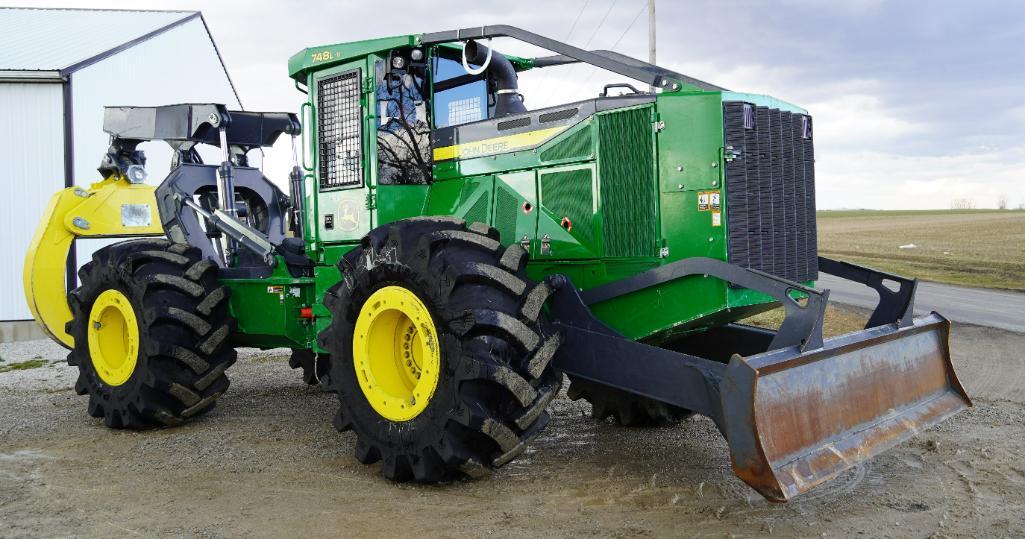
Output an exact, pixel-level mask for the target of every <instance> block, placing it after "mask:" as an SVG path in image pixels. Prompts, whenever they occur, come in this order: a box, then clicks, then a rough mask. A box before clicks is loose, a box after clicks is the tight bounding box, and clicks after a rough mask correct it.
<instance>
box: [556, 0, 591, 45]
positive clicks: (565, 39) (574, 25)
mask: <svg viewBox="0 0 1025 539" xmlns="http://www.w3.org/2000/svg"><path fill="white" fill-rule="evenodd" d="M590 3H591V0H584V5H583V6H580V11H578V12H577V18H575V19H573V24H571V25H570V26H569V32H566V37H564V38H562V40H563V41H566V42H569V37H570V36H572V35H573V30H576V28H577V23H578V22H580V16H581V15H583V14H584V10H586V9H587V4H590Z"/></svg>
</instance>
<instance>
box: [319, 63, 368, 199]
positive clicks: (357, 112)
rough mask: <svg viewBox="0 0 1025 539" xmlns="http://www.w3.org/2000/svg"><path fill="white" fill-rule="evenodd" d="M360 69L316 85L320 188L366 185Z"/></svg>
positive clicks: (321, 81) (326, 79)
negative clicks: (361, 125) (361, 122)
mask: <svg viewBox="0 0 1025 539" xmlns="http://www.w3.org/2000/svg"><path fill="white" fill-rule="evenodd" d="M360 78H361V77H360V70H358V69H357V70H355V71H350V72H348V73H343V74H341V75H337V76H334V77H329V78H325V79H321V80H320V81H318V82H317V129H318V131H319V133H318V142H319V146H320V150H319V156H318V159H319V165H320V166H319V169H320V170H319V172H320V187H321V188H324V189H329V188H332V187H349V186H356V185H363V158H362V157H363V156H362V144H361V141H362V133H361V132H360V121H361V120H362V118H363V111H362V109H361V107H360Z"/></svg>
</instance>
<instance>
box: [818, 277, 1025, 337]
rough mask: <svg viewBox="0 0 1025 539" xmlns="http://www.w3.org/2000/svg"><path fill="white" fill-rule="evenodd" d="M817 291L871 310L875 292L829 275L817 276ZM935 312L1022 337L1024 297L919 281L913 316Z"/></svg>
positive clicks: (875, 297) (959, 320)
mask: <svg viewBox="0 0 1025 539" xmlns="http://www.w3.org/2000/svg"><path fill="white" fill-rule="evenodd" d="M819 277H820V280H819V281H818V283H817V285H816V286H817V287H818V288H828V289H830V290H831V292H830V293H829V299H830V300H832V301H836V302H839V303H847V304H849V305H855V306H858V307H868V308H873V307H875V305H876V302H877V301H878V297H877V296H876V292H875V290H872V289H871V288H869V287H867V286H864V285H861V284H858V283H853V282H850V281H845V280H843V279H840V278H837V277H834V276H832V275H826V274H824V273H823V274H819ZM930 311H936V312H938V313H940V314H942V315H943V316H944V317H946V318H947V319H949V320H953V321H956V322H965V323H968V324H976V325H980V326H989V327H994V328H1000V329H1006V330H1009V331H1017V332H1019V333H1025V293H1019V292H1008V291H1003V290H986V289H982V288H971V287H967V286H954V285H949V284H938V283H926V282H921V281H919V283H918V294H917V295H916V299H915V314H916V315H917V314H928V313H929V312H930Z"/></svg>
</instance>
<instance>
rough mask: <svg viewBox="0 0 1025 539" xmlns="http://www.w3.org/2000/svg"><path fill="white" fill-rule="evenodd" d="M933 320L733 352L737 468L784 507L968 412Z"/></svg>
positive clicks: (730, 382) (728, 386)
mask: <svg viewBox="0 0 1025 539" xmlns="http://www.w3.org/2000/svg"><path fill="white" fill-rule="evenodd" d="M949 331H950V323H949V322H948V321H947V320H946V319H944V318H943V317H941V316H939V315H937V314H935V313H933V314H931V315H929V316H926V317H923V318H919V319H915V320H914V323H913V324H911V325H908V326H907V327H898V326H897V325H896V324H887V325H883V326H879V327H876V328H872V329H869V330H865V331H860V332H857V333H852V334H849V335H845V336H841V337H837V338H834V339H829V340H827V341H826V342H825V345H824V346H823V347H822V348H820V349H816V350H810V351H808V352H805V353H800V352H799V351H798V350H796V348H794V347H791V348H786V349H780V350H773V351H770V352H766V353H764V354H758V355H755V356H751V357H747V358H744V357H741V356H739V355H735V356H734V357H733V358H732V359H731V361H730V364H729V366H728V367H727V369H726V376H725V378H724V380H723V383H722V386H721V388H722V394H721V396H722V405H723V412H724V413H723V417H724V418H725V421H724V423H725V425H723V428H724V434H725V435H726V438H727V440H728V442H729V445H730V453H731V460H732V463H733V470H734V472H735V473H736V474H737V476H738V477H740V478H741V479H742V480H744V482H746V483H747V484H749V485H751V486H752V487H753V488H755V489H756V490H758V491H759V492H760V493H761V494H762V495H763V496H765V497H766V498H768V499H770V500H772V501H780V502H782V501H787V500H789V499H791V498H793V497H795V496H797V495H799V494H801V493H802V492H805V491H808V490H810V489H812V488H814V487H815V486H816V485H819V484H821V483H823V482H825V481H828V480H829V479H831V478H833V477H835V476H837V475H838V474H839V473H841V472H843V471H844V470H846V469H848V468H851V467H853V466H855V465H857V464H858V463H860V462H863V461H866V460H868V459H871V458H872V457H873V456H875V455H877V454H879V453H881V452H883V451H885V450H887V449H889V448H891V447H893V446H895V445H897V444H899V443H901V442H903V441H904V440H907V439H908V438H910V437H912V436H914V435H915V434H917V433H918V432H919V431H921V430H924V429H926V428H928V427H930V426H932V425H935V424H937V423H939V422H941V421H943V420H944V419H946V418H948V417H949V416H951V415H953V414H954V413H956V412H958V411H960V410H963V409H964V408H966V407H968V406H971V400H970V399H969V398H968V395H967V394H966V393H965V391H964V388H963V387H962V386H961V383H960V382H959V381H958V379H957V375H956V374H955V373H954V369H953V366H952V364H951V361H950V351H949V347H948V344H947V343H948V336H949Z"/></svg>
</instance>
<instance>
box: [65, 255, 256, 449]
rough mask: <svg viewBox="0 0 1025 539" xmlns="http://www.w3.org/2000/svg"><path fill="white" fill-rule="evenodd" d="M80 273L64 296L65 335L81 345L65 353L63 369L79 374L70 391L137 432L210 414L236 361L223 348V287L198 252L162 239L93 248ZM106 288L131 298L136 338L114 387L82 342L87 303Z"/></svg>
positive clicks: (93, 411)
mask: <svg viewBox="0 0 1025 539" xmlns="http://www.w3.org/2000/svg"><path fill="white" fill-rule="evenodd" d="M213 269H214V270H215V269H216V265H213ZM80 273H81V282H82V285H81V286H80V287H78V288H76V289H75V290H73V291H72V292H71V293H70V294H69V297H70V298H73V299H72V300H71V301H69V305H70V306H71V308H72V321H71V322H70V323H69V324H68V330H69V333H70V334H71V335H72V336H73V337H74V338H75V342H76V343H83V344H82V345H81V346H79V347H78V348H76V349H73V350H72V351H71V352H70V353H69V354H68V364H69V365H73V366H76V367H77V368H78V369H79V377H78V380H77V381H76V383H75V391H76V392H77V393H79V394H84V395H88V396H89V406H88V412H89V414H90V415H92V416H94V417H99V418H102V419H103V423H104V424H106V425H107V426H110V427H111V428H131V429H144V428H150V427H154V426H176V425H180V424H182V423H184V422H185V421H187V420H188V419H190V418H193V417H197V416H199V415H201V414H203V413H205V412H207V411H209V410H211V409H212V408H213V407H214V406H215V404H216V401H217V399H218V398H219V397H220V396H221V395H222V394H223V393H224V391H225V390H226V389H227V388H228V385H229V383H228V379H227V378H226V377H225V375H224V373H225V370H226V369H227V368H228V366H230V365H231V364H232V363H234V361H235V357H236V356H235V351H234V350H233V349H231V348H230V347H227V346H224V344H225V343H226V342H227V335H228V333H230V329H231V328H232V327H233V321H232V320H231V318H230V316H229V314H228V312H227V309H221V308H219V307H220V306H221V305H223V302H224V301H225V300H226V299H227V289H225V288H223V287H219V286H218V285H217V282H216V275H215V272H211V263H210V262H208V261H203V260H201V253H200V251H199V250H198V249H195V248H193V247H191V246H188V245H181V244H174V243H171V242H169V241H167V240H162V239H138V240H129V241H124V242H121V243H116V244H112V245H109V246H107V247H104V248H102V249H99V250H98V251H96V253H94V255H93V259H92V261H91V262H89V263H87V264H85V266H83V267H82V270H81V272H80ZM111 288H113V289H117V290H120V291H121V292H122V293H123V294H125V295H126V296H127V297H128V298H129V300H130V301H131V303H132V307H133V309H134V310H135V312H136V315H137V317H138V319H139V326H140V341H141V347H140V351H139V357H138V360H137V366H136V370H135V372H133V374H132V376H131V377H130V378H129V379H128V381H126V382H125V383H124V384H122V385H121V386H117V387H110V386H107V385H106V384H104V383H103V381H102V380H101V379H100V378H99V376H98V375H97V374H96V373H95V372H94V371H93V367H92V361H91V359H90V357H89V350H88V346H87V344H86V343H87V342H88V339H87V338H86V335H87V333H88V318H89V317H88V314H89V310H90V309H91V307H92V303H93V302H94V301H95V298H96V297H97V296H98V295H99V294H100V293H101V292H103V291H104V290H107V289H111ZM211 296H213V297H214V300H210V301H208V303H207V304H205V305H204V303H203V302H204V301H206V298H210V297H211Z"/></svg>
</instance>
